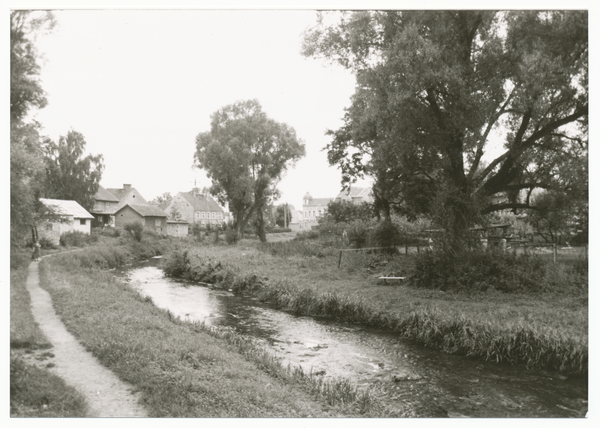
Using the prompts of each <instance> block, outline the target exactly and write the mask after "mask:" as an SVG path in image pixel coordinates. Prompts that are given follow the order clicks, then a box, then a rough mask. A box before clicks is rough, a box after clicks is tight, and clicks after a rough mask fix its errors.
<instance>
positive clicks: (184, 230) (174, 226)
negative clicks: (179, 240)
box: [167, 220, 189, 236]
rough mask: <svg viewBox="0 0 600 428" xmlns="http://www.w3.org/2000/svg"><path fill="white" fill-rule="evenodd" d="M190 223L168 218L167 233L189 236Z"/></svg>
mask: <svg viewBox="0 0 600 428" xmlns="http://www.w3.org/2000/svg"><path fill="white" fill-rule="evenodd" d="M188 226H189V223H188V222H187V221H185V220H167V235H169V236H187V234H188V230H189V227H188Z"/></svg>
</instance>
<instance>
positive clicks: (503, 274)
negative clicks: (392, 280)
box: [412, 251, 582, 292]
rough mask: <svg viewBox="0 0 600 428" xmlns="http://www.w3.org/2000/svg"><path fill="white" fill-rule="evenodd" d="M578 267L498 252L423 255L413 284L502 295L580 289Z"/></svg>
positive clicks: (426, 253)
mask: <svg viewBox="0 0 600 428" xmlns="http://www.w3.org/2000/svg"><path fill="white" fill-rule="evenodd" d="M580 265H581V263H580V264H573V265H571V266H568V265H565V264H562V263H558V264H555V263H552V260H548V259H544V258H542V257H540V256H538V255H525V254H514V253H510V252H501V251H464V252H462V253H461V254H453V253H451V252H449V251H446V252H443V251H425V252H423V253H421V254H419V255H417V256H416V259H415V265H414V268H413V269H414V270H413V275H412V283H413V284H414V285H416V286H419V287H433V288H440V289H441V290H446V289H477V290H481V291H485V290H486V289H487V288H489V287H493V288H496V289H498V290H501V291H505V292H514V291H532V292H540V291H546V290H549V289H554V290H557V289H562V290H565V291H566V290H567V289H569V288H572V287H579V286H580V285H581V281H582V277H581V276H582V275H581V273H580V271H581V266H580Z"/></svg>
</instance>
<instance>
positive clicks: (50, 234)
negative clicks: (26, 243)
mask: <svg viewBox="0 0 600 428" xmlns="http://www.w3.org/2000/svg"><path fill="white" fill-rule="evenodd" d="M40 202H41V203H42V204H44V205H45V206H46V208H47V209H48V211H49V213H50V215H49V216H48V218H47V219H46V220H45V221H44V222H43V223H42V224H40V225H39V227H38V235H39V236H40V237H45V238H47V239H49V240H50V241H52V243H53V244H54V245H58V244H59V243H60V235H62V234H63V233H67V232H73V231H78V232H83V233H87V234H88V235H89V234H90V232H91V230H92V220H93V219H94V216H93V215H91V214H90V213H89V212H87V211H86V210H85V208H83V207H82V206H81V205H79V204H78V203H77V202H75V201H65V200H62V199H45V198H40Z"/></svg>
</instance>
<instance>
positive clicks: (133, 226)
mask: <svg viewBox="0 0 600 428" xmlns="http://www.w3.org/2000/svg"><path fill="white" fill-rule="evenodd" d="M123 229H125V231H126V232H129V234H130V235H131V236H133V238H134V239H135V240H136V241H138V242H141V241H142V237H143V232H144V225H143V224H142V222H141V221H132V222H129V223H127V224H125V226H124V227H123Z"/></svg>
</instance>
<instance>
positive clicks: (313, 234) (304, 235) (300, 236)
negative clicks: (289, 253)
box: [293, 230, 319, 241]
mask: <svg viewBox="0 0 600 428" xmlns="http://www.w3.org/2000/svg"><path fill="white" fill-rule="evenodd" d="M318 238H319V232H317V231H316V230H307V231H304V232H298V233H297V234H296V236H295V237H294V239H293V240H294V241H305V240H307V239H318Z"/></svg>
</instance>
